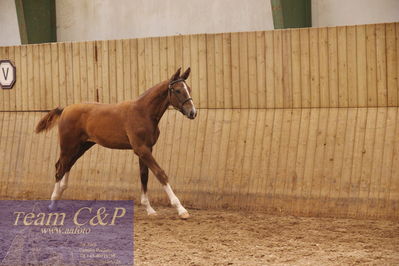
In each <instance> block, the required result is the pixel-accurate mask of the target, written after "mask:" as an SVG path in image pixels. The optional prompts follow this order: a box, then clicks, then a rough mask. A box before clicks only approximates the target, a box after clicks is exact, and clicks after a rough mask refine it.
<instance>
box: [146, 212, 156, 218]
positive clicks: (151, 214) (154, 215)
mask: <svg viewBox="0 0 399 266" xmlns="http://www.w3.org/2000/svg"><path fill="white" fill-rule="evenodd" d="M147 215H148V216H150V217H156V216H158V213H156V212H149V213H147Z"/></svg>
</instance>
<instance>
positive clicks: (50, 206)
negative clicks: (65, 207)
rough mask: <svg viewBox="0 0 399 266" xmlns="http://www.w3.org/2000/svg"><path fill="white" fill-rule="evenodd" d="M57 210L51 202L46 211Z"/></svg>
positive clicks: (55, 205)
mask: <svg viewBox="0 0 399 266" xmlns="http://www.w3.org/2000/svg"><path fill="white" fill-rule="evenodd" d="M56 209H57V203H55V202H52V203H50V205H48V210H49V211H55V210H56Z"/></svg>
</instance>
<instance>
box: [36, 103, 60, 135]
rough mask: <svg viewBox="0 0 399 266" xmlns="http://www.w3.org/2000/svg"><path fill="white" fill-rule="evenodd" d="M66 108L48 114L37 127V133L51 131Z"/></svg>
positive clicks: (58, 108)
mask: <svg viewBox="0 0 399 266" xmlns="http://www.w3.org/2000/svg"><path fill="white" fill-rule="evenodd" d="M63 110H64V108H60V107H57V108H55V109H53V110H51V111H50V112H48V113H47V114H46V115H45V116H43V118H42V119H40V121H39V123H38V124H37V126H36V130H35V132H36V133H40V132H43V131H47V130H50V129H51V128H52V127H53V126H54V125H55V124H56V122H57V120H58V118H59V117H60V115H61V113H62V111H63Z"/></svg>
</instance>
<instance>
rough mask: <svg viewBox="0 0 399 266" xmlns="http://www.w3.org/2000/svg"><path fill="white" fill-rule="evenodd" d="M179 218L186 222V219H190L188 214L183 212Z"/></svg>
mask: <svg viewBox="0 0 399 266" xmlns="http://www.w3.org/2000/svg"><path fill="white" fill-rule="evenodd" d="M179 216H180V218H181V219H183V220H187V219H188V218H190V214H188V212H184V213H182V214H180V215H179Z"/></svg>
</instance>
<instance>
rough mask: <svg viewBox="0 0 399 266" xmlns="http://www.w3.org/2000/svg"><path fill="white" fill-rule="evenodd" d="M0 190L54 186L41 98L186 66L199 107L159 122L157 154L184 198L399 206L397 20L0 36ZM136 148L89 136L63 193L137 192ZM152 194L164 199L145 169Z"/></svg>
mask: <svg viewBox="0 0 399 266" xmlns="http://www.w3.org/2000/svg"><path fill="white" fill-rule="evenodd" d="M0 58H1V59H10V60H12V62H14V64H15V66H16V69H17V70H16V71H17V82H16V85H15V86H14V88H13V89H11V90H7V89H3V90H1V91H0V111H1V112H0V121H1V123H0V125H1V127H0V153H1V163H0V198H1V199H48V198H49V196H50V194H51V192H52V189H53V183H54V180H55V179H54V174H55V169H54V164H55V162H56V160H57V159H58V153H59V147H58V139H57V134H58V133H57V130H52V131H50V132H47V133H46V134H40V135H37V134H35V133H34V128H35V125H36V123H37V122H38V121H39V119H40V118H41V117H42V116H43V115H44V114H45V112H46V111H47V110H50V109H53V108H55V107H57V106H66V105H69V104H72V103H80V102H95V101H98V102H102V103H116V102H120V101H124V100H130V99H134V98H136V97H137V96H138V95H139V94H140V93H142V92H143V91H144V90H145V89H146V88H149V87H151V86H153V85H154V84H156V83H158V82H160V81H161V80H165V79H167V78H169V77H170V76H171V75H172V74H173V73H174V72H175V70H176V69H177V68H178V67H180V66H182V67H183V68H186V67H188V66H191V69H192V73H191V77H190V79H189V80H188V84H189V85H190V86H191V87H192V90H193V92H192V97H193V99H194V102H195V104H196V106H197V108H198V109H199V113H198V117H197V118H196V119H195V120H193V121H191V120H188V119H186V118H185V117H183V116H182V115H181V114H180V113H178V112H176V111H175V110H173V109H170V110H168V111H167V113H166V114H165V116H164V117H163V119H162V120H161V123H160V128H161V136H160V139H159V142H158V143H157V145H156V146H155V151H154V154H155V158H156V159H157V160H158V162H159V163H160V165H161V167H163V168H164V169H165V171H166V173H167V174H168V175H169V178H170V183H171V185H172V187H173V188H174V190H175V192H176V194H177V195H178V197H179V198H180V200H181V201H182V202H183V203H184V204H185V206H187V207H192V208H231V209H250V210H259V211H267V212H270V213H282V214H290V215H305V216H306V215H311V216H337V217H356V218H378V219H398V218H399V109H398V102H399V95H398V91H399V87H398V84H399V83H398V82H399V81H398V76H399V23H391V24H377V25H359V26H344V27H329V28H305V29H290V30H274V31H261V32H241V33H222V34H200V35H186V36H172V37H161V38H145V39H130V40H110V41H94V42H79V43H52V44H40V45H23V46H15V47H0ZM139 180H140V178H139V170H138V159H137V157H136V156H135V155H134V154H133V152H132V151H118V150H110V149H105V148H102V147H98V146H95V147H94V148H93V149H91V150H90V151H89V152H87V153H86V154H85V155H84V156H83V157H82V158H81V159H80V160H79V161H78V163H77V164H76V165H75V166H74V167H73V168H72V171H71V176H70V186H69V188H68V189H67V190H66V192H65V193H64V199H86V200H89V199H90V200H92V199H131V198H134V199H136V200H137V199H139V195H140V181H139ZM149 197H150V200H152V201H153V202H156V203H158V204H160V203H162V204H167V203H168V200H167V197H166V194H165V193H164V191H163V190H162V187H161V185H160V184H159V183H158V181H157V180H156V179H155V178H154V176H153V175H151V176H150V183H149Z"/></svg>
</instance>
